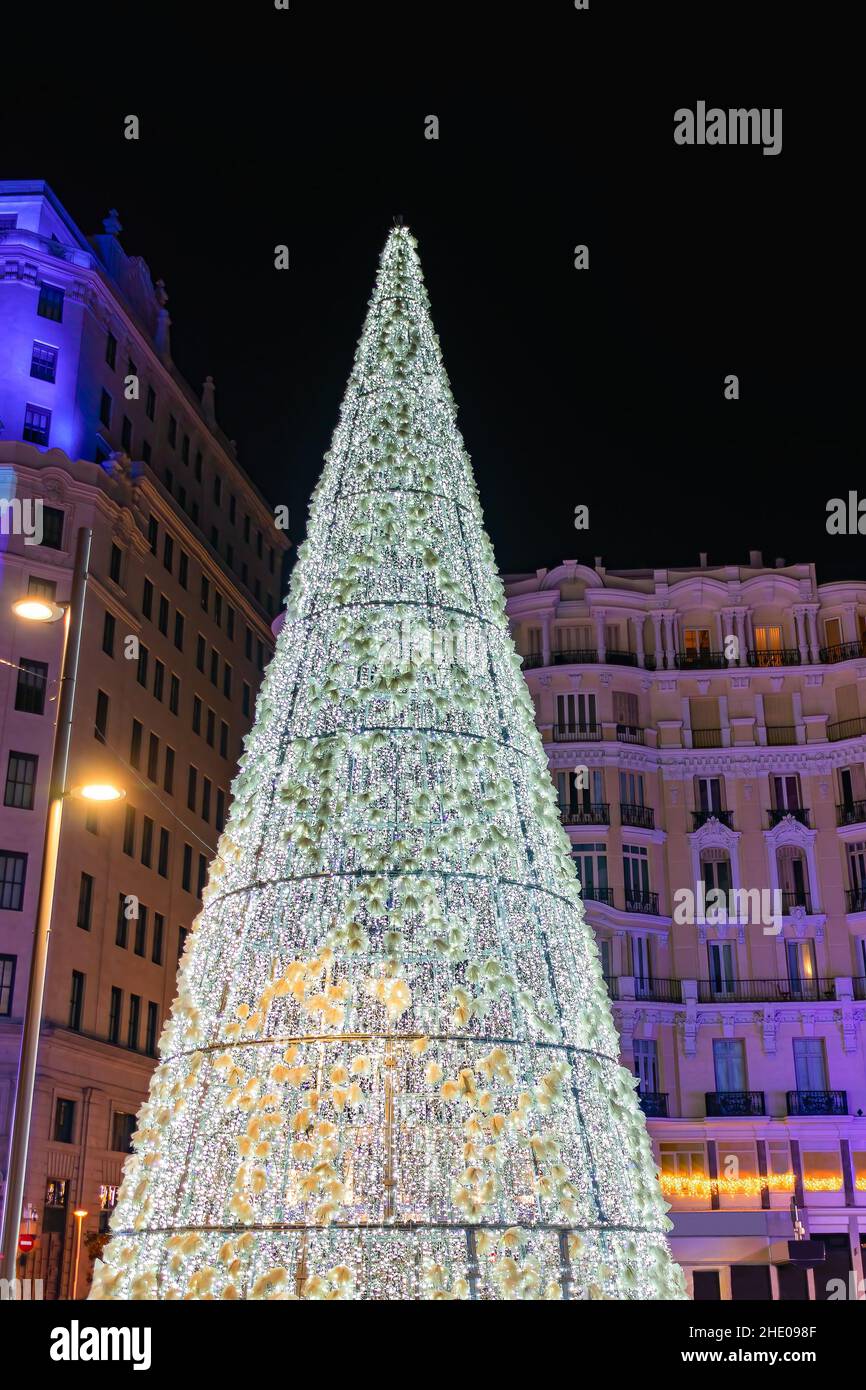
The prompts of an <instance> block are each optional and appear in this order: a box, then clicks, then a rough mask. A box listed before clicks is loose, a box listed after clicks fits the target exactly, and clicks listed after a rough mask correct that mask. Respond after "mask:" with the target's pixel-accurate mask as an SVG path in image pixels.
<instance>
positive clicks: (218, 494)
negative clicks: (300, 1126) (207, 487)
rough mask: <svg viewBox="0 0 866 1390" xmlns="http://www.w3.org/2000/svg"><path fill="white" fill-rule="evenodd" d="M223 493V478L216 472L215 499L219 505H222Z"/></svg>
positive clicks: (214, 481)
mask: <svg viewBox="0 0 866 1390" xmlns="http://www.w3.org/2000/svg"><path fill="white" fill-rule="evenodd" d="M222 495H223V480H222V478H221V477H220V475H219V473H214V477H213V500H214V501H215V502H216V504H217V506H219V505H220V502H221V501H222Z"/></svg>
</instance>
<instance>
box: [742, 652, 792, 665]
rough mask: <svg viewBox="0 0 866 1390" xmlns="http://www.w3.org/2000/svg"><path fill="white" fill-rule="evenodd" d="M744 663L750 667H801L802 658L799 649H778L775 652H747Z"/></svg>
mask: <svg viewBox="0 0 866 1390" xmlns="http://www.w3.org/2000/svg"><path fill="white" fill-rule="evenodd" d="M746 661H747V662H748V663H749V665H750V666H801V665H802V663H803V658H802V656H801V655H800V649H799V647H780V648H779V650H778V651H775V652H747V653H746Z"/></svg>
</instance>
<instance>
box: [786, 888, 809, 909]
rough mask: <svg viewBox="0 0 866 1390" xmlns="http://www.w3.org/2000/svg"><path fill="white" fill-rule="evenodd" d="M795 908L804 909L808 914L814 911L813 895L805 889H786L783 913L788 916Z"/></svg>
mask: <svg viewBox="0 0 866 1390" xmlns="http://www.w3.org/2000/svg"><path fill="white" fill-rule="evenodd" d="M795 907H802V908H803V909H804V910H805V911H806V912H809V913H811V911H812V894H811V893H808V892H807V891H806V889H805V888H793V889H786V890H785V891H784V892H783V893H782V911H783V912H784V913H785V914H787V913H789V912H791V910H792V909H793V908H795Z"/></svg>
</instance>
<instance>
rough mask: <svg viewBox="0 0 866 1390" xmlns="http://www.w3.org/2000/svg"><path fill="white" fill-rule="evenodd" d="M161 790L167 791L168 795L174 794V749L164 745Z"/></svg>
mask: <svg viewBox="0 0 866 1390" xmlns="http://www.w3.org/2000/svg"><path fill="white" fill-rule="evenodd" d="M162 788H163V791H166V792H168V794H169V796H173V795H174V749H173V748H169V747H168V746H166V750H165V767H164V769H163V774H162Z"/></svg>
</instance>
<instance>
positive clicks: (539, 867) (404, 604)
mask: <svg viewBox="0 0 866 1390" xmlns="http://www.w3.org/2000/svg"><path fill="white" fill-rule="evenodd" d="M425 633H426V634H427V636H426V639H425V637H424V634H425ZM395 634H397V637H396V639H395ZM407 634H408V635H407ZM419 634H420V637H419ZM437 634H438V635H437ZM232 793H233V801H232V807H231V814H230V817H229V820H228V823H227V826H226V829H225V832H224V834H223V836H222V838H221V841H220V845H219V853H218V856H217V859H216V860H215V861H214V863H213V864H212V865H211V869H210V875H209V879H208V884H207V887H206V889H205V893H204V906H203V910H202V912H201V914H200V916H199V918H198V919H197V921H196V922H195V923H194V928H193V931H192V932H191V933H190V936H189V939H188V942H187V948H186V952H185V955H184V958H183V961H182V964H181V969H180V973H179V978H178V995H177V998H176V1000H175V1002H174V1005H173V1008H172V1012H171V1016H170V1018H169V1021H168V1023H167V1024H166V1027H165V1030H164V1033H163V1037H162V1039H161V1040H160V1057H161V1061H160V1065H159V1066H158V1067H157V1069H156V1072H155V1073H154V1076H153V1079H152V1082H151V1087H150V1093H149V1096H148V1099H147V1101H146V1102H145V1104H144V1105H143V1107H142V1109H141V1111H140V1112H139V1116H138V1129H137V1131H136V1135H135V1137H134V1153H133V1155H132V1156H131V1157H130V1158H129V1159H128V1160H127V1163H126V1169H125V1176H124V1182H123V1186H122V1189H121V1192H120V1196H119V1200H118V1203H117V1207H116V1209H115V1212H114V1215H113V1217H112V1222H111V1225H112V1231H113V1236H112V1239H111V1241H110V1242H109V1245H108V1247H107V1249H106V1252H105V1257H104V1262H103V1263H100V1264H99V1265H98V1266H97V1270H96V1276H95V1279H94V1288H93V1292H92V1294H91V1297H95V1298H166V1299H168V1298H190V1297H191V1298H226V1299H235V1298H243V1299H293V1298H301V1299H304V1298H328V1299H336V1298H361V1299H382V1298H384V1299H398V1298H419V1299H428V1298H429V1299H442V1298H444V1299H450V1298H491V1299H496V1298H500V1299H502V1298H504V1299H516V1298H520V1299H527V1298H528V1299H536V1298H538V1299H559V1298H564V1297H568V1298H572V1299H573V1298H676V1297H682V1296H683V1279H682V1272H681V1271H680V1269H679V1267H678V1266H677V1265H676V1264H675V1263H674V1262H673V1261H672V1259H671V1256H670V1253H669V1250H668V1247H667V1244H666V1241H665V1237H664V1232H665V1231H666V1230H667V1229H669V1226H670V1223H669V1221H668V1220H667V1218H666V1216H665V1212H666V1210H667V1206H666V1203H665V1202H664V1201H663V1198H662V1196H661V1193H660V1190H659V1185H658V1178H657V1174H656V1170H655V1166H654V1163H653V1158H652V1152H651V1149H650V1144H649V1140H648V1138H647V1134H646V1128H645V1124H644V1118H643V1115H642V1113H641V1111H640V1108H639V1106H638V1104H637V1100H636V1097H635V1092H634V1086H635V1081H634V1078H633V1077H632V1076H631V1074H630V1073H629V1072H628V1071H626V1070H625V1069H624V1068H623V1067H621V1066H620V1064H619V1062H618V1060H617V1057H618V1047H617V1037H616V1032H615V1030H614V1026H613V1022H612V1018H611V1012H610V1006H609V1001H608V997H607V993H606V990H605V987H604V983H603V979H602V974H601V967H600V962H599V958H598V950H597V948H596V945H595V942H594V939H593V936H592V931H591V929H590V928H589V926H588V925H587V924H586V922H585V921H584V917H583V910H582V905H581V900H580V893H579V885H578V883H577V880H576V878H575V874H574V868H573V865H572V862H571V858H570V852H569V843H568V840H567V837H566V836H565V834H564V832H563V830H562V828H561V826H560V823H559V818H558V814H557V811H556V806H555V798H554V792H553V788H552V786H551V782H550V777H549V773H548V769H547V762H546V759H545V755H544V750H543V747H542V744H541V740H540V737H539V735H538V732H537V730H536V727H535V723H534V718H533V709H532V703H531V700H530V698H529V695H528V692H527V689H526V685H525V683H524V680H523V676H522V673H521V666H520V660H519V658H518V657H517V655H516V653H515V650H514V647H513V644H512V642H511V639H510V636H509V632H508V626H507V621H506V618H505V604H504V595H503V591H502V586H501V583H500V581H499V578H498V575H497V571H496V566H495V562H494V557H493V551H492V548H491V545H490V542H489V540H488V538H487V536H486V534H485V532H484V529H483V524H482V515H481V509H480V506H479V502H478V496H477V491H476V487H475V483H474V480H473V477H472V472H471V468H470V463H469V458H468V456H467V454H466V452H465V450H464V447H463V443H462V440H461V438H460V434H459V432H458V430H457V426H456V411H455V406H454V402H453V399H452V396H451V392H450V389H449V386H448V381H447V377H446V375H445V371H444V368H443V365H442V358H441V354H440V350H439V344H438V340H437V338H436V336H435V334H434V332H433V328H432V324H431V321H430V317H429V309H428V300H427V294H426V291H425V289H424V285H423V281H422V277H421V269H420V264H419V261H418V257H417V255H416V251H415V241H414V239H413V237H412V236H411V235H410V234H409V232H408V230H407V229H406V228H404V227H397V228H395V229H394V230H393V231H392V232H391V234H390V236H389V238H388V242H387V245H386V247H385V250H384V252H383V255H382V260H381V264H380V269H379V275H378V278H377V282H376V287H375V291H374V294H373V298H372V300H371V302H370V308H369V313H368V315H367V320H366V323H365V325H364V331H363V334H362V337H361V339H360V342H359V345H358V350H357V353H356V358H355V365H354V369H353V372H352V375H351V377H350V380H349V384H348V387H347V391H346V396H345V399H344V402H343V406H342V410H341V414H340V420H339V424H338V426H337V429H336V432H335V434H334V438H333V442H332V446H331V449H330V451H329V453H328V454H327V455H326V457H325V469H324V471H323V473H322V476H321V479H320V481H319V483H318V485H317V487H316V489H315V492H314V494H313V501H312V506H311V512H310V521H309V530H308V536H307V540H306V541H305V542H304V544H303V545H302V546H301V547H300V552H299V557H298V563H297V566H296V568H295V571H294V574H293V577H292V585H291V592H290V596H289V600H288V604H287V614H286V622H285V625H284V627H283V630H282V632H281V634H280V636H279V639H278V642H277V648H276V653H275V655H274V658H273V661H272V662H271V664H270V666H269V668H268V671H267V673H266V676H265V679H264V682H263V685H262V689H261V692H260V694H259V698H258V702H257V707H256V721H255V725H254V727H253V729H252V731H251V733H250V734H249V735H248V738H247V740H246V749H245V753H244V756H243V758H242V760H241V770H240V772H239V774H238V776H237V778H236V779H235V782H234V784H233V787H232Z"/></svg>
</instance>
